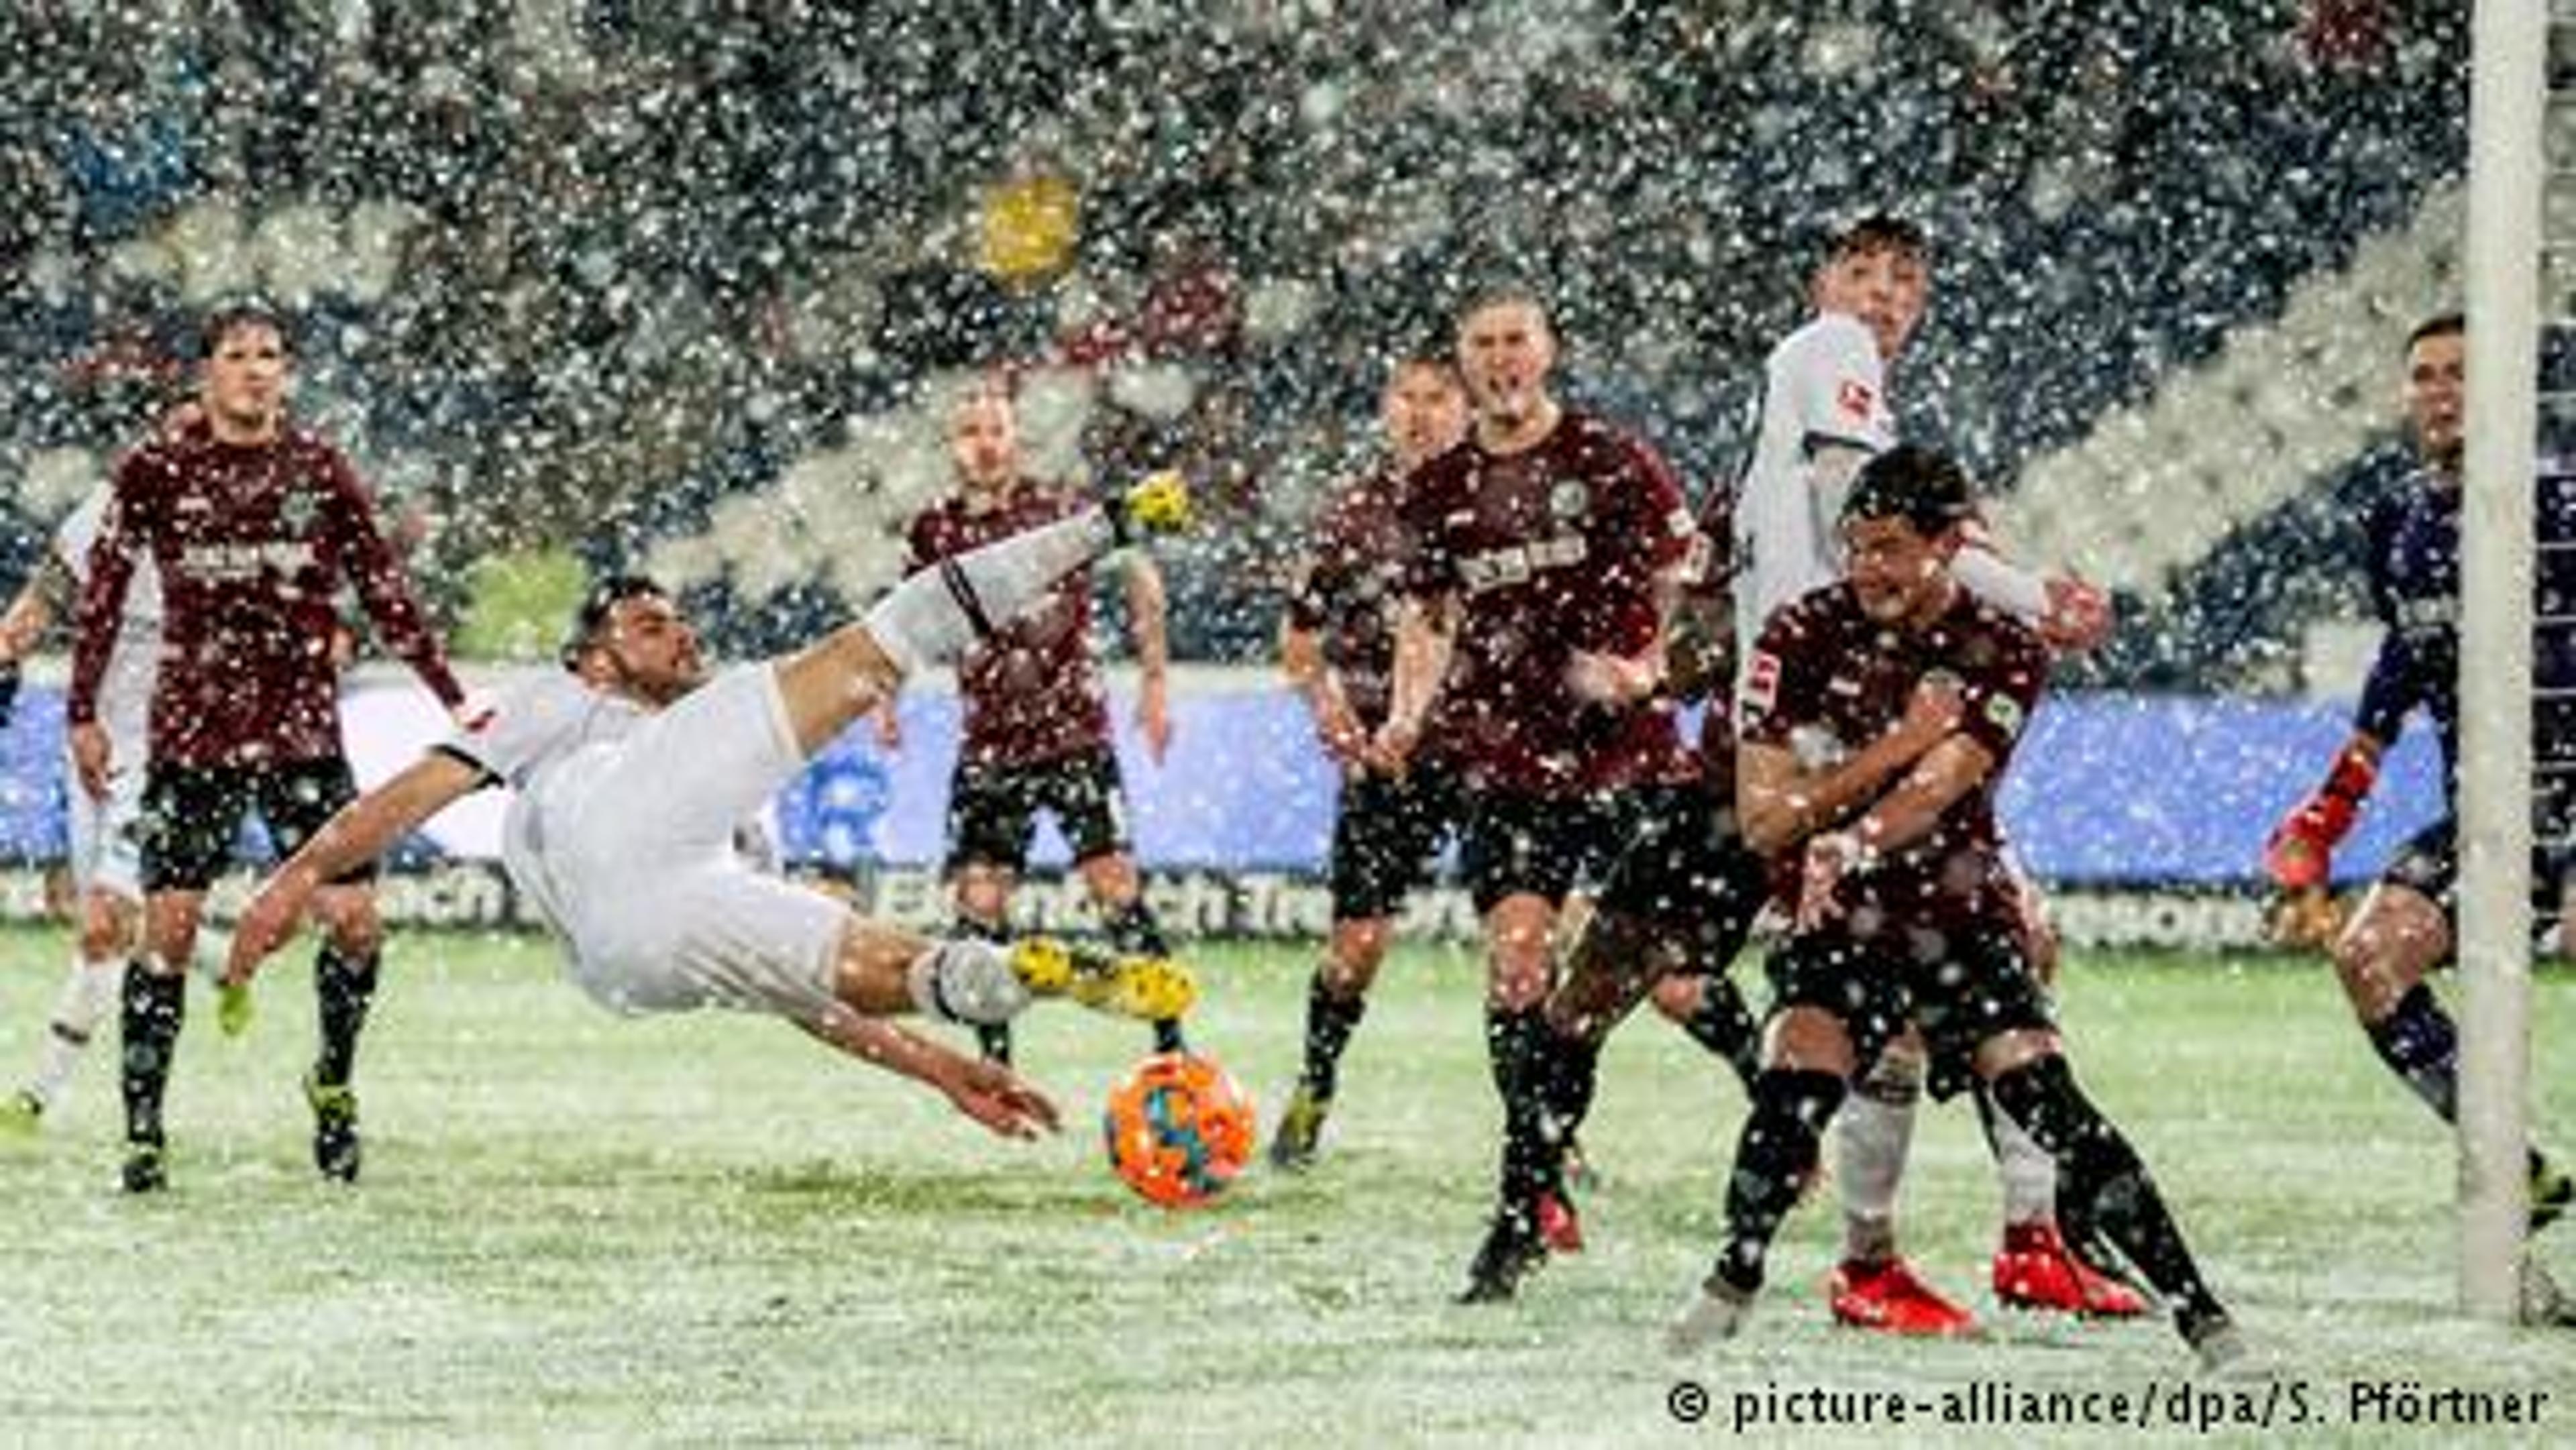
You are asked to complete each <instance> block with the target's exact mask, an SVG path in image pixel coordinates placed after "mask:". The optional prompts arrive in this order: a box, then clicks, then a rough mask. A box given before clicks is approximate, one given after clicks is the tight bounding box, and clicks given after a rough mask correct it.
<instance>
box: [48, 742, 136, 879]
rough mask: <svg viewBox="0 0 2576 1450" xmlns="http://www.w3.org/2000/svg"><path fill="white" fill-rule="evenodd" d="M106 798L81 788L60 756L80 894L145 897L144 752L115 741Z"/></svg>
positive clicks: (75, 774) (72, 769) (76, 774)
mask: <svg viewBox="0 0 2576 1450" xmlns="http://www.w3.org/2000/svg"><path fill="white" fill-rule="evenodd" d="M110 758H111V759H112V760H113V761H115V765H114V767H113V768H112V769H111V770H110V771H109V772H108V777H107V799H106V800H104V801H101V800H95V799H92V798H91V796H90V793H89V792H88V791H86V790H83V789H81V783H80V772H79V770H78V769H76V768H75V767H74V766H73V765H72V763H71V756H70V753H69V752H68V751H66V752H65V753H64V756H63V795H64V797H65V798H66V809H67V812H68V814H69V815H70V817H71V872H72V885H73V887H74V888H75V889H77V890H79V891H80V892H82V893H83V894H87V893H89V892H91V891H105V892H109V893H111V894H113V895H117V896H122V897H124V898H125V899H126V900H128V901H140V900H142V899H143V842H142V836H141V833H140V830H139V828H140V826H141V825H142V822H143V775H144V770H143V753H142V752H141V751H140V750H137V751H135V752H134V753H132V754H127V753H125V748H124V746H123V745H122V744H119V745H118V746H116V747H114V753H113V754H112V755H111V757H110Z"/></svg>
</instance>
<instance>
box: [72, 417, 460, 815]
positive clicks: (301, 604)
mask: <svg viewBox="0 0 2576 1450" xmlns="http://www.w3.org/2000/svg"><path fill="white" fill-rule="evenodd" d="M110 515H111V517H110V519H109V521H108V525H107V527H106V528H105V529H104V530H103V531H102V533H101V534H100V537H99V542H98V545H97V547H96V548H95V549H94V551H93V552H92V555H91V569H90V577H89V584H88V587H87V588H85V589H84V590H83V591H82V593H81V603H80V637H79V642H78V644H77V646H76V647H75V649H74V651H73V655H72V682H71V699H70V703H69V706H68V711H69V715H70V719H71V721H72V723H74V724H82V723H86V722H88V721H91V720H94V719H96V718H97V710H98V686H99V681H100V678H101V677H102V675H103V674H104V673H105V671H106V668H107V660H108V652H109V649H110V647H111V646H113V645H114V643H115V640H116V620H117V612H118V609H119V607H120V606H121V605H123V603H124V601H125V590H126V586H127V584H128V582H129V581H130V580H131V579H132V578H133V576H134V570H135V567H136V565H138V564H139V563H141V562H142V561H143V560H145V559H147V558H148V559H150V560H151V561H152V563H153V564H154V566H156V567H157V568H158V569H159V570H160V572H161V588H162V593H163V618H162V627H161V628H162V634H161V638H162V646H163V647H162V651H161V671H160V674H159V676H158V677H157V678H156V680H155V681H154V684H153V689H152V743H151V746H150V749H151V752H152V759H153V760H155V761H163V762H168V763H170V764H173V765H185V766H243V765H265V764H279V763H285V762H291V761H309V760H324V759H329V758H331V757H334V756H337V755H339V754H340V753H341V742H340V704H339V673H338V671H337V670H336V669H334V668H333V667H332V663H331V635H332V627H333V625H334V624H335V622H336V621H337V617H338V616H337V611H336V609H335V608H334V601H335V598H336V596H337V595H338V593H339V590H340V586H341V585H342V584H343V583H344V582H345V583H347V584H350V585H353V586H355V587H356V589H357V592H358V598H359V600H360V601H361V602H362V603H363V604H364V605H365V606H366V610H367V616H368V618H369V619H371V620H373V621H374V623H375V627H376V633H377V636H378V637H379V639H380V640H381V641H382V642H383V644H384V646H385V648H387V649H389V650H391V651H392V652H393V653H394V654H396V655H397V656H399V657H401V658H402V659H403V660H405V661H406V662H408V663H409V664H410V665H411V667H412V669H413V670H414V671H415V672H417V673H418V674H419V676H420V678H421V682H422V683H423V684H426V685H427V686H428V687H429V688H430V691H431V692H432V693H434V694H435V695H437V696H438V698H439V701H440V702H441V703H442V704H445V705H447V706H448V707H449V708H451V709H453V708H454V707H455V706H456V705H457V703H458V702H460V701H461V700H463V699H464V698H465V692H464V691H463V690H462V689H460V688H459V687H458V685H457V683H456V677H455V675H454V674H453V673H451V672H450V671H449V669H448V666H447V652H446V650H445V648H444V647H443V646H442V645H441V644H440V643H439V640H438V637H437V636H436V635H435V634H433V633H432V632H431V631H430V629H429V626H428V623H427V621H426V620H425V619H424V618H423V616H422V613H421V609H420V605H419V602H418V601H417V600H415V599H414V598H413V597H412V592H411V586H410V583H409V582H408V581H407V580H406V579H405V577H404V575H403V571H402V566H401V565H400V564H398V563H397V562H395V559H394V554H393V550H392V549H390V548H388V547H387V546H386V544H385V540H384V535H382V534H381V533H379V532H377V529H376V518H375V506H374V504H373V503H372V502H370V501H369V499H368V497H367V492H366V489H365V487H364V486H363V485H361V484H360V483H359V482H358V476H357V473H356V472H355V471H354V470H353V469H351V468H350V466H349V461H348V459H346V458H345V457H343V456H341V453H340V451H339V450H338V449H336V448H334V447H332V446H331V445H330V444H328V443H325V442H324V441H322V439H321V438H320V436H319V435H317V434H315V433H313V432H311V431H310V430H307V429H303V428H289V429H288V430H287V431H286V432H285V433H284V434H283V435H282V436H280V437H279V438H278V439H277V440H275V441H274V442H269V443H259V444H247V445H244V444H232V443H224V442H220V441H218V440H217V439H216V438H215V436H214V434H213V432H212V431H211V430H209V429H208V428H207V427H206V426H205V425H204V424H199V425H197V426H196V427H195V428H193V429H191V430H190V431H188V432H187V433H186V434H184V435H182V436H181V437H179V438H177V439H175V440H170V441H158V442H154V443H150V444H146V445H145V446H143V447H141V448H139V449H136V450H135V451H134V452H132V453H130V454H128V455H126V457H125V458H124V459H123V460H122V461H120V462H119V463H118V465H117V468H116V478H115V492H114V502H113V504H112V505H111V508H110Z"/></svg>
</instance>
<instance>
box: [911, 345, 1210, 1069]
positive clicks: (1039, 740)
mask: <svg viewBox="0 0 2576 1450" xmlns="http://www.w3.org/2000/svg"><path fill="white" fill-rule="evenodd" d="M948 452H949V458H950V460H951V462H952V463H953V464H954V466H955V469H956V474H957V490H956V492H954V493H953V494H951V495H949V496H948V497H947V498H945V499H942V500H940V501H939V502H938V503H936V504H933V505H931V506H930V507H929V508H927V509H924V510H922V512H921V513H920V514H919V515H918V516H916V517H915V518H914V519H913V521H912V526H911V530H910V534H909V546H908V558H907V562H906V564H905V570H904V572H905V573H906V574H913V573H918V572H920V571H921V570H924V569H930V568H936V567H939V566H940V565H941V564H942V563H943V562H945V561H947V560H949V559H952V558H954V557H956V556H957V555H959V554H962V553H964V552H966V551H967V550H969V549H974V548H978V547H981V546H982V545H985V544H989V543H992V542H994V541H995V540H997V539H1003V538H1007V537H1009V536H1011V535H1013V534H1017V533H1021V532H1023V531H1025V530H1028V529H1032V528H1036V527H1038V526H1040V525H1042V524H1048V523H1052V522H1054V521H1055V520H1057V519H1060V518H1064V517H1066V516H1067V515H1070V514H1073V513H1077V512H1080V511H1081V510H1083V509H1086V508H1090V507H1093V505H1092V503H1091V502H1090V501H1089V500H1087V499H1085V498H1083V497H1082V495H1081V494H1080V493H1079V492H1077V491H1075V490H1072V489H1068V488H1057V487H1050V486H1048V485H1046V484H1043V483H1040V482H1038V481H1037V480H1035V479H1032V478H1029V477H1028V476H1027V475H1026V474H1025V473H1023V472H1022V470H1021V460H1020V443H1019V431H1018V421H1017V418H1016V416H1015V414H1014V412H1013V409H1012V407H1011V399H1010V397H1009V395H1008V394H1007V393H1005V392H1003V391H1001V390H1000V389H999V388H998V387H995V386H990V385H979V386H977V387H975V388H973V389H971V390H970V391H969V392H967V393H966V394H965V396H963V397H962V398H960V399H959V400H958V401H957V402H956V403H955V404H954V405H953V406H952V407H951V408H950V410H949V414H948ZM1126 583H1127V613H1128V626H1129V628H1130V629H1131V630H1132V631H1133V632H1134V638H1135V644H1136V657H1137V661H1138V663H1139V664H1140V666H1141V667H1142V671H1143V682H1142V686H1141V693H1140V694H1139V696H1138V698H1137V702H1136V728H1137V731H1138V733H1139V734H1140V735H1142V736H1143V738H1144V742H1145V751H1146V753H1147V754H1148V755H1149V756H1151V757H1152V758H1153V760H1154V761H1155V762H1157V763H1158V764H1159V763H1160V762H1161V760H1162V758H1163V752H1164V750H1165V749H1166V748H1168V747H1169V746H1170V744H1171V740H1172V716H1171V700H1170V695H1169V693H1168V692H1169V688H1170V686H1169V680H1168V678H1167V676H1168V669H1169V654H1168V651H1167V649H1166V646H1165V642H1164V598H1163V576H1162V573H1161V571H1160V570H1158V569H1157V568H1155V566H1154V561H1153V560H1151V559H1149V558H1147V557H1145V555H1144V553H1143V552H1142V551H1141V550H1140V551H1137V552H1135V553H1132V554H1130V555H1129V556H1128V562H1127V575H1126ZM957 686H958V694H959V697H960V699H961V701H962V703H963V705H964V708H965V717H966V718H965V733H964V738H963V740H962V741H961V742H960V744H959V746H958V751H957V768H956V771H955V773H954V774H953V775H952V776H951V777H950V784H949V796H948V842H949V847H948V869H949V873H950V876H951V878H952V880H953V882H954V889H955V891H956V900H957V916H958V926H959V929H960V930H961V931H964V932H966V933H968V934H971V935H976V936H982V937H985V938H988V939H990V940H994V941H1003V940H1007V939H1008V935H1009V932H1008V922H1009V915H1010V898H1011V888H1012V886H1013V885H1014V884H1016V882H1017V880H1018V877H1019V874H1020V872H1021V871H1022V870H1024V869H1026V868H1027V866H1028V858H1029V845H1030V842H1031V841H1032V839H1033V838H1034V837H1035V835H1036V833H1037V817H1038V813H1039V812H1040V811H1047V812H1051V813H1052V814H1053V815H1054V816H1055V818H1056V824H1057V827H1058V828H1059V829H1060V830H1062V831H1063V832H1064V836H1065V841H1066V843H1067V844H1068V845H1069V846H1071V847H1072V850H1073V862H1074V869H1075V870H1076V871H1079V872H1080V873H1081V874H1082V879H1083V884H1084V885H1085V886H1087V887H1089V888H1090V891H1091V895H1092V899H1093V900H1095V901H1097V902H1099V903H1100V912H1101V924H1102V926H1103V928H1104V931H1105V933H1106V935H1107V936H1108V938H1109V940H1110V942H1111V944H1112V945H1114V946H1116V947H1117V948H1118V949H1119V950H1121V951H1125V952H1132V953H1137V954H1140V955H1145V956H1153V957H1161V956H1167V955H1169V954H1170V947H1169V945H1168V944H1167V943H1166V942H1165V941H1164V938H1163V933H1162V928H1161V927H1160V925H1159V924H1157V923H1156V922H1155V920H1154V914H1153V911H1152V910H1151V909H1150V908H1148V907H1147V906H1146V904H1145V895H1144V879H1143V877H1142V876H1141V875H1140V874H1139V873H1138V871H1137V869H1136V858H1135V856H1134V854H1133V853H1132V843H1131V842H1130V841H1129V839H1128V834H1127V803H1126V790H1125V785H1124V783H1123V782H1122V781H1121V780H1120V778H1119V773H1118V757H1117V755H1116V754H1115V753H1113V752H1112V751H1111V749H1110V744H1109V698H1108V694H1107V692H1106V690H1104V689H1103V688H1102V684H1101V679H1100V667H1099V663H1098V661H1097V660H1096V659H1095V658H1094V657H1093V653H1092V644H1091V571H1090V570H1089V569H1087V568H1086V569H1080V570H1076V571H1074V572H1073V573H1071V574H1069V575H1067V576H1066V577H1065V578H1063V579H1061V580H1059V581H1058V582H1057V583H1056V585H1055V587H1054V590H1053V592H1052V594H1051V595H1050V596H1049V598H1048V601H1047V602H1046V603H1045V604H1044V605H1043V606H1040V607H1038V608H1035V609H1032V610H1029V611H1028V612H1026V613H1024V614H1022V615H1021V616H1020V617H1019V618H1017V619H1015V620H1012V621H1010V622H1008V623H1005V624H1002V625H1000V626H999V627H998V628H996V629H995V630H994V631H993V633H992V636H991V637H990V638H989V639H985V640H982V641H981V642H979V643H978V644H976V646H975V647H974V648H973V649H972V650H969V651H968V652H967V653H966V655H965V657H964V658H963V660H961V661H960V663H959V664H958V667H957ZM893 719H894V713H893V711H892V709H891V708H889V709H887V710H885V711H884V712H882V713H880V714H879V716H878V721H879V726H880V730H881V732H882V733H881V737H880V738H882V739H884V740H885V741H886V742H887V743H888V744H892V743H893V741H894V736H893V734H892V721H893ZM977 1033H978V1036H979V1038H980V1039H981V1041H982V1043H983V1048H984V1053H985V1055H986V1056H988V1057H990V1058H992V1059H993V1060H994V1061H996V1062H1008V1061H1010V1058H1011V1032H1010V1027H1009V1025H1008V1024H1007V1023H1002V1024H995V1025H992V1026H987V1027H982V1028H978V1029H977ZM1154 1045H1155V1048H1156V1050H1157V1051H1172V1050H1176V1049H1178V1048H1179V1047H1180V1046H1181V1026H1180V1024H1179V1023H1178V1022H1157V1023H1155V1024H1154Z"/></svg>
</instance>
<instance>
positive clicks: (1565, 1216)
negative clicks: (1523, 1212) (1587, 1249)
mask: <svg viewBox="0 0 2576 1450" xmlns="http://www.w3.org/2000/svg"><path fill="white" fill-rule="evenodd" d="M1530 1216H1531V1218H1532V1219H1534V1220H1536V1222H1537V1224H1538V1241H1539V1242H1540V1243H1542V1244H1545V1245H1546V1246H1547V1251H1548V1252H1549V1253H1551V1254H1579V1253H1581V1252H1583V1219H1582V1216H1581V1215H1579V1214H1577V1213H1576V1212H1575V1211H1574V1200H1573V1199H1570V1198H1568V1197H1566V1196H1565V1195H1564V1194H1562V1193H1558V1192H1557V1191H1555V1190H1554V1189H1548V1188H1542V1189H1540V1190H1539V1194H1538V1201H1537V1203H1536V1204H1534V1205H1533V1206H1532V1207H1531V1210H1530Z"/></svg>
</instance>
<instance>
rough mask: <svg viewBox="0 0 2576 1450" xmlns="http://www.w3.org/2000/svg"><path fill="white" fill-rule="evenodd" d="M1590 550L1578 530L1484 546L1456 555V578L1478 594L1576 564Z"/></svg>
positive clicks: (1523, 581) (1522, 582)
mask: <svg viewBox="0 0 2576 1450" xmlns="http://www.w3.org/2000/svg"><path fill="white" fill-rule="evenodd" d="M1590 552H1591V550H1590V546H1589V545H1587V544H1586V543H1585V541H1584V538H1583V536H1582V535H1581V534H1564V535H1560V536H1559V537H1557V538H1553V539H1541V540H1539V541H1537V542H1536V543H1530V544H1514V545H1512V546H1511V547H1509V548H1504V549H1487V550H1485V551H1483V552H1482V553H1476V554H1469V555H1467V556H1466V557H1465V558H1462V559H1460V560H1459V561H1458V578H1459V581H1460V582H1461V583H1463V584H1465V585H1466V586H1467V592H1468V593H1470V594H1482V593H1484V592H1485V591H1486V590H1489V589H1507V588H1510V587H1511V586H1512V585H1515V584H1526V583H1528V582H1529V581H1530V580H1531V579H1533V578H1535V577H1536V576H1538V575H1540V574H1543V573H1545V572H1547V571H1548V570H1550V569H1562V568H1564V567H1566V566H1567V565H1569V564H1580V563H1582V562H1583V561H1584V559H1585V557H1586V556H1587V555H1589V553H1590Z"/></svg>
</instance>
